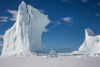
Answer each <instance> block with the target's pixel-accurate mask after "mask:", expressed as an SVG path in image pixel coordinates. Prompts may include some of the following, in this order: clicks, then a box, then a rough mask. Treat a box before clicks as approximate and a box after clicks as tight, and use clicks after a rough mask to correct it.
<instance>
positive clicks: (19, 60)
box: [0, 56, 100, 67]
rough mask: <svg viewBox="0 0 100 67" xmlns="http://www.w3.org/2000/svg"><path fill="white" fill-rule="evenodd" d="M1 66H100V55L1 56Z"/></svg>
mask: <svg viewBox="0 0 100 67" xmlns="http://www.w3.org/2000/svg"><path fill="white" fill-rule="evenodd" d="M0 67H100V58H99V57H85V58H80V57H74V56H70V57H66V56H65V57H64V56H60V57H57V58H46V57H37V56H33V57H4V56H3V57H0Z"/></svg>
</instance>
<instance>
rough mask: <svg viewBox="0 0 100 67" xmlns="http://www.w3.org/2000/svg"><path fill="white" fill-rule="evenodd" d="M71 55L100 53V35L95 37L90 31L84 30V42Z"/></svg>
mask: <svg viewBox="0 0 100 67" xmlns="http://www.w3.org/2000/svg"><path fill="white" fill-rule="evenodd" d="M73 53H81V54H94V53H100V35H96V34H95V33H94V32H93V31H92V30H91V29H89V28H87V29H85V40H84V42H83V44H82V45H81V46H80V48H79V50H78V51H75V52H73Z"/></svg>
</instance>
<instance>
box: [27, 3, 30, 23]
mask: <svg viewBox="0 0 100 67" xmlns="http://www.w3.org/2000/svg"><path fill="white" fill-rule="evenodd" d="M26 10H27V13H28V15H29V23H30V18H31V16H30V14H29V11H28V6H27V5H26Z"/></svg>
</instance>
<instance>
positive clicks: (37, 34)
mask: <svg viewBox="0 0 100 67" xmlns="http://www.w3.org/2000/svg"><path fill="white" fill-rule="evenodd" d="M47 17H48V16H47V15H44V14H42V13H40V12H39V11H38V10H37V9H35V8H33V7H32V6H30V5H26V4H25V2H22V3H21V4H20V5H19V10H18V15H17V20H16V22H15V24H14V25H13V26H12V27H11V28H10V29H9V30H7V31H6V32H5V35H4V37H3V38H4V45H3V50H2V55H9V54H15V53H20V52H23V51H32V52H33V51H40V50H41V35H42V31H43V29H44V28H45V26H46V25H47V24H48V23H49V19H48V18H47Z"/></svg>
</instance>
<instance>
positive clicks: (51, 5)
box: [0, 0, 100, 52]
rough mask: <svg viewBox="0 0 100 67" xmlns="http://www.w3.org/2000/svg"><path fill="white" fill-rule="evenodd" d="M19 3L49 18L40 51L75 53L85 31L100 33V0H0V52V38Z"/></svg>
mask: <svg viewBox="0 0 100 67" xmlns="http://www.w3.org/2000/svg"><path fill="white" fill-rule="evenodd" d="M22 1H25V2H26V4H29V5H31V6H33V7H34V8H36V9H38V10H39V11H40V12H42V13H44V14H46V15H48V18H49V20H50V23H49V25H48V26H46V28H45V29H44V31H43V35H42V50H43V51H50V50H51V49H53V50H56V51H58V52H71V51H74V50H78V48H79V47H80V46H81V44H82V43H83V41H84V39H85V31H84V30H85V29H86V28H90V29H92V30H93V31H94V32H95V33H96V34H100V30H99V29H100V0H0V50H2V46H3V38H2V37H3V35H4V33H5V31H6V30H8V29H9V28H11V27H12V26H13V24H14V23H15V21H16V15H17V11H18V6H19V4H20V3H21V2H22Z"/></svg>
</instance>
